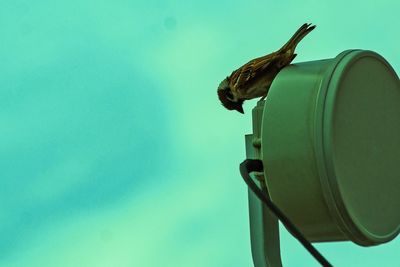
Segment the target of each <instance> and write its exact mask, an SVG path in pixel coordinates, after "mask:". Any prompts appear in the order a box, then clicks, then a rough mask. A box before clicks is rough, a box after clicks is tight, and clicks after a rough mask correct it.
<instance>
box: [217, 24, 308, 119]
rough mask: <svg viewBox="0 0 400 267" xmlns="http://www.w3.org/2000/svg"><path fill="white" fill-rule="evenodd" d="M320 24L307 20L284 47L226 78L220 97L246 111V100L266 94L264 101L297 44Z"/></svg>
mask: <svg viewBox="0 0 400 267" xmlns="http://www.w3.org/2000/svg"><path fill="white" fill-rule="evenodd" d="M315 27H316V26H315V25H313V26H311V24H309V23H304V24H303V25H302V26H301V27H300V28H299V29H298V30H297V31H296V32H295V33H294V35H293V36H292V38H290V39H289V41H288V42H287V43H286V44H285V45H284V46H282V48H281V49H279V50H277V51H275V52H273V53H271V54H268V55H265V56H262V57H258V58H255V59H253V60H250V61H249V62H247V63H246V64H244V65H243V66H241V67H240V68H238V69H237V70H234V71H233V72H232V74H231V75H230V76H228V77H226V78H225V79H224V80H223V81H222V82H221V83H220V85H219V86H218V90H217V93H218V98H219V100H220V101H221V104H222V105H223V106H224V107H225V108H226V109H228V110H236V111H238V112H240V113H242V114H243V113H244V111H243V102H244V101H245V100H248V99H253V98H257V97H262V98H261V99H262V100H263V99H264V98H265V97H266V96H267V94H268V90H269V88H270V86H271V84H272V81H273V80H274V78H275V77H276V75H277V74H278V72H279V71H280V70H281V69H283V68H284V67H286V66H287V65H289V64H290V63H291V62H292V61H293V59H294V58H295V57H296V55H297V54H295V53H294V50H295V48H296V46H297V44H298V43H299V42H300V41H301V40H302V39H303V38H304V37H305V36H306V35H307V34H308V33H310V32H311V31H312V30H313V29H314V28H315Z"/></svg>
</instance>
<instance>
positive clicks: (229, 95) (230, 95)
mask: <svg viewBox="0 0 400 267" xmlns="http://www.w3.org/2000/svg"><path fill="white" fill-rule="evenodd" d="M226 96H227V97H228V98H229V99H231V100H233V94H232V92H231V91H228V92H226Z"/></svg>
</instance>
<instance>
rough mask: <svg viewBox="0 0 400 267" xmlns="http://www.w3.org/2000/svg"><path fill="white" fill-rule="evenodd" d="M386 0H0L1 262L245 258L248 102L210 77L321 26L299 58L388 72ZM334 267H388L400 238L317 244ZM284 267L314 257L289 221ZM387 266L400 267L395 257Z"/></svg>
mask: <svg viewBox="0 0 400 267" xmlns="http://www.w3.org/2000/svg"><path fill="white" fill-rule="evenodd" d="M399 10H400V2H399V1H397V0H393V1H385V0H383V1H379V2H378V1H369V0H367V1H363V2H357V1H343V0H338V1H329V2H327V1H317V0H306V1H260V0H250V1H226V0H221V1H211V0H205V1H185V2H184V1H177V0H174V1H170V0H165V1H160V0H146V1H144V0H134V1H132V0H131V1H129V0H114V1H105V0H96V1H95V0H86V1H85V0H83V1H78V0H68V1H66V0H65V1H64V0H60V1H47V0H38V1H27V0H12V1H11V0H1V2H0V73H1V74H0V128H1V131H0V174H1V178H0V267H3V266H4V267H26V266H29V267H36V266H37V267H39V266H40V267H47V266H58V267H69V266H71V267H80V266H84V267H86V266H89V267H92V266H93V267H136V266H139V267H142V266H143V267H169V266H171V267H181V266H182V267H186V266H190V267H197V266H199V267H200V266H201V267H203V266H204V267H244V266H252V260H251V252H250V241H249V223H248V208H247V188H246V186H245V184H244V182H243V181H242V179H241V177H240V176H239V172H238V164H239V163H240V162H241V161H242V160H243V159H244V157H245V148H244V135H245V134H247V133H250V131H251V117H250V113H251V112H250V110H251V108H252V107H253V106H254V104H255V101H249V102H248V103H247V104H246V105H245V111H246V114H245V115H244V116H243V115H241V114H239V113H233V112H228V111H226V110H224V109H223V108H222V107H221V105H220V104H219V102H218V100H217V96H216V88H217V86H218V84H219V82H220V81H221V80H222V79H223V78H225V77H226V76H227V75H228V74H230V73H231V71H232V70H233V69H234V68H237V67H238V66H240V65H241V64H243V63H245V62H247V61H248V60H249V59H251V58H253V57H256V56H261V55H263V54H266V53H269V52H272V51H273V50H276V49H278V48H280V46H281V45H283V44H284V43H285V42H286V41H287V39H288V38H289V37H290V36H291V35H292V34H293V32H294V31H295V30H296V29H297V28H298V27H299V26H300V25H301V24H302V23H304V22H312V23H314V24H316V25H317V29H316V30H315V31H313V32H312V33H311V34H310V35H309V36H307V38H305V39H304V40H303V41H302V43H301V44H300V45H299V46H298V48H297V52H298V56H297V58H296V60H295V62H302V61H311V60H318V59H325V58H332V57H335V56H336V55H337V54H339V53H340V52H341V51H343V50H346V49H351V48H360V49H370V50H374V51H376V52H378V53H379V54H381V55H383V56H384V57H385V58H386V59H387V60H388V61H389V62H390V63H391V64H392V66H393V67H394V68H395V70H396V71H397V73H399V72H400V57H399V47H400V37H399V26H400V24H399V15H398V14H399V12H398V11H399ZM317 247H318V248H319V249H320V250H321V251H322V252H323V254H324V255H325V256H326V257H327V258H328V259H329V260H330V261H331V262H332V263H333V264H334V265H335V266H371V267H372V266H374V267H375V266H400V263H399V262H400V260H399V258H398V253H399V251H400V239H399V238H397V239H396V240H394V241H392V242H390V243H388V244H385V245H381V246H377V247H372V248H363V247H358V246H357V245H355V244H352V243H350V242H345V243H343V242H341V243H330V244H317ZM282 250H283V252H282V253H283V261H284V265H285V266H296V267H301V266H307V267H308V266H318V264H317V263H316V262H315V261H314V260H313V258H311V256H309V255H308V253H307V252H306V251H305V250H304V249H303V248H302V247H301V246H300V245H299V244H298V243H297V241H296V240H294V239H293V238H292V237H291V236H290V235H289V234H288V233H287V232H285V231H283V233H282ZM396 264H397V265H396Z"/></svg>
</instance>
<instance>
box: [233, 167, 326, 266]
mask: <svg viewBox="0 0 400 267" xmlns="http://www.w3.org/2000/svg"><path fill="white" fill-rule="evenodd" d="M263 169H264V168H263V163H262V161H261V160H258V159H246V160H245V161H243V162H242V163H241V164H240V174H241V175H242V177H243V179H244V181H245V182H246V184H247V186H248V187H249V188H250V189H251V191H253V192H254V194H256V195H257V197H258V198H259V199H260V200H261V201H262V202H264V203H265V205H266V206H267V207H268V208H269V209H270V210H271V211H272V213H273V214H275V216H276V217H278V219H279V220H280V221H281V222H282V223H283V225H284V226H285V227H286V229H287V230H288V231H289V232H290V233H291V234H292V235H293V237H294V238H296V239H297V240H298V241H299V242H300V243H301V244H302V245H303V246H304V247H305V249H307V250H308V252H310V254H311V255H312V256H313V257H314V258H315V259H316V260H317V261H318V262H319V263H320V264H321V265H322V266H324V267H332V266H333V265H332V264H330V263H329V261H328V260H327V259H325V257H324V256H322V255H321V253H319V252H318V250H317V249H316V248H315V247H314V246H313V245H312V244H311V243H310V242H309V241H308V240H307V239H306V238H305V237H304V235H303V234H302V233H301V232H300V231H299V230H298V229H297V227H296V226H295V225H294V224H293V223H292V222H291V221H290V220H289V218H288V217H286V215H285V214H284V213H283V212H282V211H281V210H280V209H279V208H278V207H277V206H276V205H275V204H274V203H273V202H272V201H271V199H269V197H267V195H266V194H264V193H263V192H262V191H261V189H260V188H259V187H258V186H257V185H256V183H255V182H254V181H253V179H252V178H251V177H250V175H249V173H250V172H254V171H257V172H262V171H263Z"/></svg>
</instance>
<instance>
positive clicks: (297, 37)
mask: <svg viewBox="0 0 400 267" xmlns="http://www.w3.org/2000/svg"><path fill="white" fill-rule="evenodd" d="M315 27H316V26H315V25H313V26H311V23H304V24H303V25H302V26H301V27H300V28H299V29H298V30H297V31H296V32H295V33H294V34H293V36H292V38H290V40H289V41H288V42H287V43H286V44H285V45H284V46H282V48H281V49H280V50H279V52H284V53H287V52H289V50H290V53H291V54H293V53H294V50H295V49H296V46H297V44H298V43H300V41H301V40H302V39H303V38H304V37H305V36H306V35H307V34H309V33H310V32H311V31H312V30H314V29H315Z"/></svg>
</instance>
